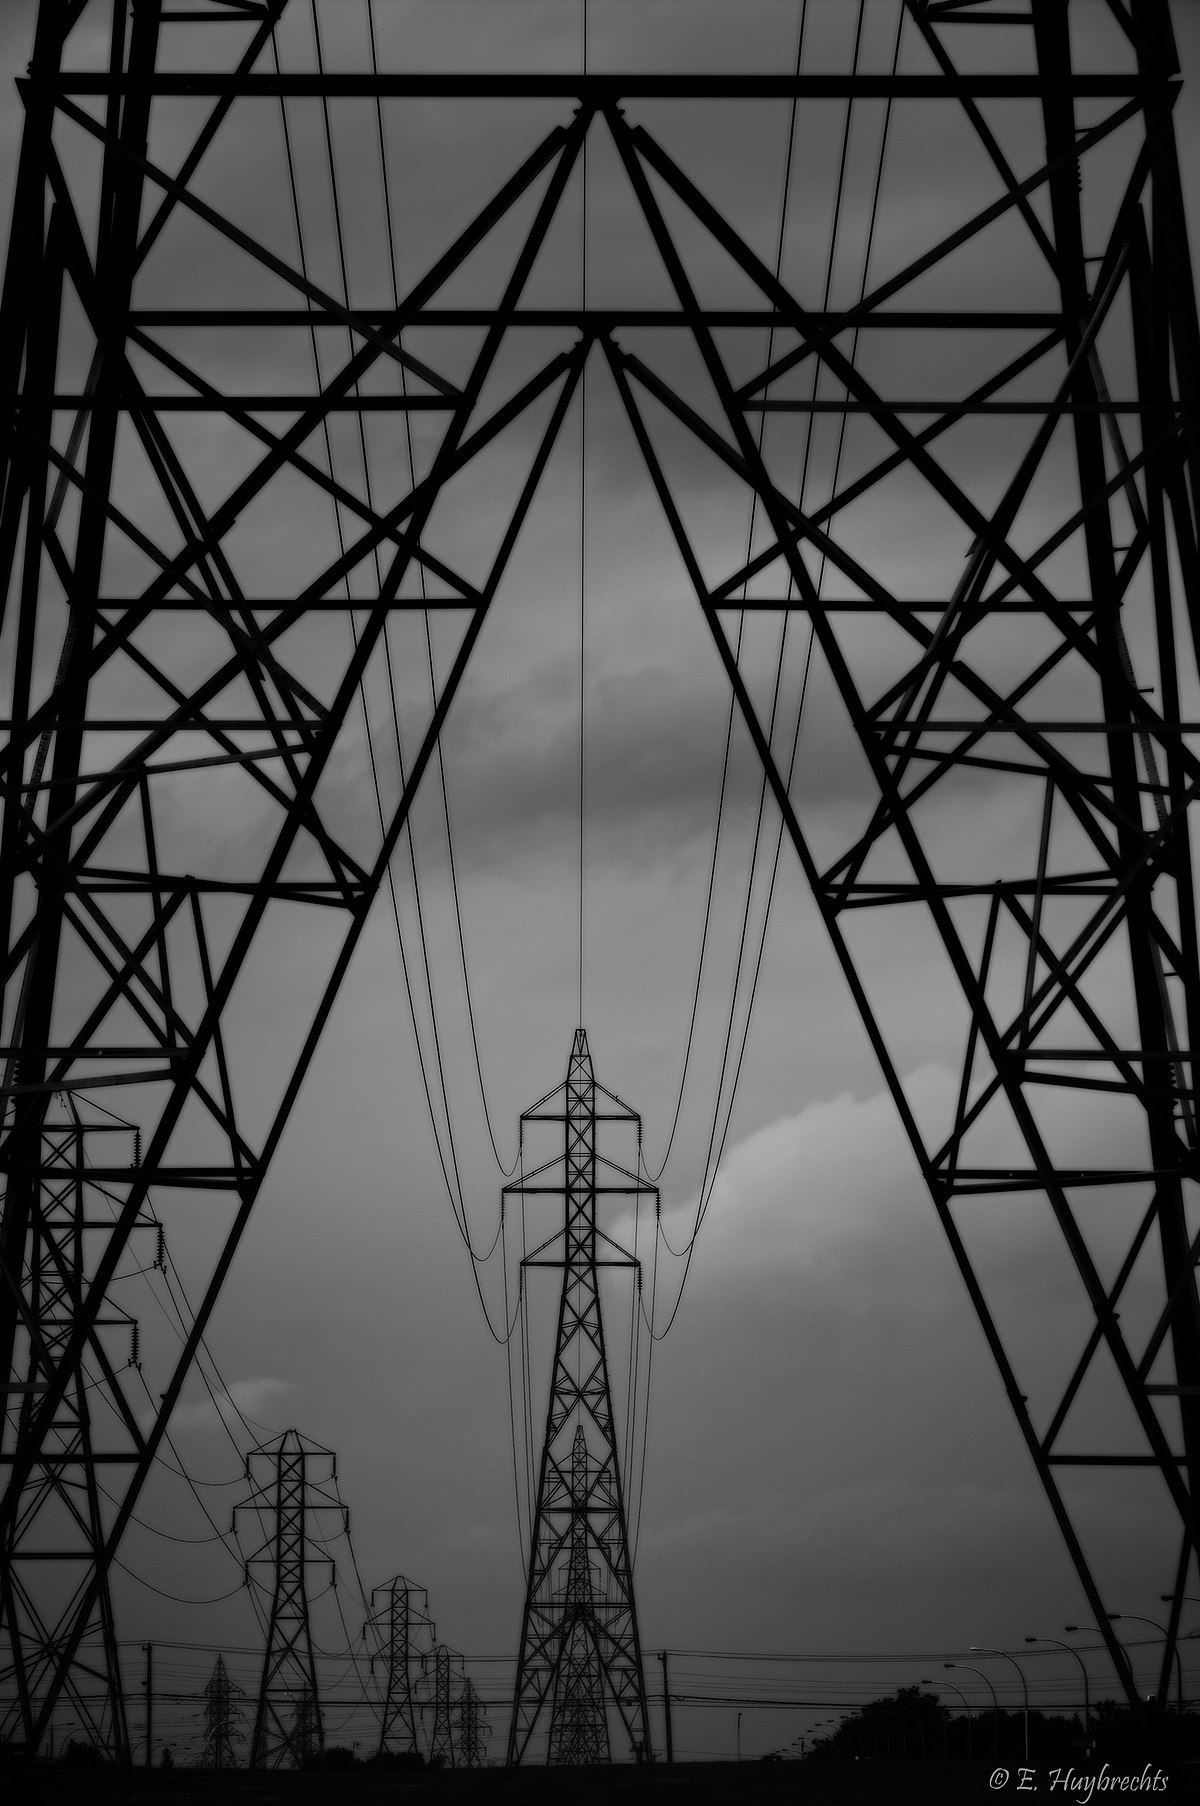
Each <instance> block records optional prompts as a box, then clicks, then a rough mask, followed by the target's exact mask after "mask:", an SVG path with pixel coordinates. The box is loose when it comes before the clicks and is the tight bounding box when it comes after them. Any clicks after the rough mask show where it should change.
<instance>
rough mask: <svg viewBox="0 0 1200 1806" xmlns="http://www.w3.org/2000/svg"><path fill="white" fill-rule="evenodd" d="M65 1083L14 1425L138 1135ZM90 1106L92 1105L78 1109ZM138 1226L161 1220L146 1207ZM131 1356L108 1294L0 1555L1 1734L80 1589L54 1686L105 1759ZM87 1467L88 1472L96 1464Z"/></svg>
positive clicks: (33, 1685) (47, 1662) (38, 1677)
mask: <svg viewBox="0 0 1200 1806" xmlns="http://www.w3.org/2000/svg"><path fill="white" fill-rule="evenodd" d="M84 1109H85V1107H83V1106H81V1105H80V1104H79V1103H78V1102H77V1100H76V1099H75V1098H73V1097H71V1096H70V1095H68V1096H67V1098H66V1099H65V1101H64V1102H63V1104H62V1106H61V1108H60V1109H59V1110H58V1111H56V1112H55V1114H54V1117H53V1119H48V1120H47V1122H46V1123H45V1125H44V1127H43V1130H42V1137H41V1156H40V1182H39V1185H38V1187H37V1190H36V1192H35V1193H34V1195H33V1197H32V1199H31V1213H30V1221H29V1225H28V1233H27V1239H26V1257H25V1274H24V1278H25V1296H26V1299H27V1302H28V1312H27V1314H26V1315H25V1316H24V1319H23V1321H22V1324H21V1328H20V1331H19V1333H18V1338H17V1347H16V1349H15V1350H14V1358H15V1360H17V1361H18V1362H20V1363H21V1371H22V1374H23V1378H22V1380H21V1381H20V1382H18V1383H17V1384H15V1385H14V1386H12V1387H11V1388H10V1393H11V1397H12V1400H13V1402H15V1403H16V1405H17V1408H18V1424H17V1429H18V1435H20V1432H21V1428H22V1426H24V1425H27V1424H28V1423H29V1421H30V1419H31V1417H32V1415H33V1413H34V1411H35V1410H36V1408H37V1406H38V1404H39V1402H40V1400H41V1398H42V1396H43V1395H44V1393H45V1392H46V1389H47V1386H48V1385H49V1383H50V1380H51V1377H52V1375H53V1373H54V1370H55V1366H56V1364H57V1362H58V1361H59V1360H60V1359H61V1357H62V1352H63V1349H64V1347H65V1346H66V1344H67V1342H68V1341H69V1339H70V1336H71V1333H72V1330H73V1328H74V1324H75V1310H76V1305H77V1301H78V1299H79V1297H80V1295H81V1294H82V1292H83V1291H84V1290H85V1288H86V1286H87V1285H88V1283H89V1280H90V1277H91V1274H92V1273H93V1271H94V1270H95V1266H96V1263H97V1260H98V1258H99V1255H100V1253H101V1251H102V1250H103V1247H104V1244H105V1240H106V1238H107V1236H108V1235H110V1234H111V1232H112V1225H113V1218H114V1215H115V1214H116V1211H115V1205H116V1203H117V1201H118V1199H119V1197H120V1195H121V1188H122V1187H127V1186H128V1185H129V1184H130V1183H131V1182H132V1181H133V1179H134V1177H135V1175H136V1171H137V1155H138V1133H137V1130H136V1129H135V1128H134V1127H133V1125H132V1124H128V1123H123V1122H121V1121H120V1120H119V1119H116V1118H113V1117H112V1116H109V1115H107V1114H106V1116H105V1117H104V1118H102V1119H101V1120H85V1114H84ZM89 1114H91V1113H89ZM138 1227H139V1228H154V1229H156V1230H158V1233H159V1251H158V1256H157V1261H158V1263H161V1260H162V1246H161V1241H162V1238H161V1230H160V1229H159V1226H158V1225H157V1224H156V1223H154V1221H153V1219H152V1218H151V1217H150V1215H149V1212H148V1210H144V1211H143V1213H142V1217H141V1219H140V1220H139V1224H138ZM137 1364H138V1325H137V1323H136V1321H135V1320H134V1319H133V1318H131V1317H130V1316H129V1314H128V1312H126V1311H124V1310H122V1309H120V1308H119V1307H118V1306H116V1305H115V1304H112V1303H109V1304H108V1305H107V1306H106V1308H105V1309H104V1311H103V1312H102V1314H101V1315H100V1316H98V1317H97V1319H96V1332H95V1334H94V1336H93V1339H92V1344H91V1347H90V1348H89V1350H88V1352H87V1355H86V1357H85V1359H84V1360H83V1361H81V1363H80V1365H79V1367H78V1370H77V1372H76V1374H75V1378H74V1383H73V1384H72V1385H71V1386H70V1387H69V1388H68V1389H67V1390H66V1391H65V1392H64V1393H63V1395H62V1397H61V1398H60V1400H59V1403H58V1406H57V1408H56V1410H55V1413H54V1417H53V1419H52V1421H51V1423H50V1425H49V1428H48V1434H47V1438H46V1441H45V1443H44V1444H43V1446H42V1451H41V1455H40V1458H39V1461H38V1462H37V1464H36V1466H35V1467H34V1469H33V1470H32V1472H31V1474H30V1476H29V1479H28V1480H27V1482H26V1484H25V1487H24V1490H23V1493H22V1496H21V1500H20V1512H19V1515H18V1516H17V1517H16V1519H15V1520H14V1521H13V1523H12V1524H11V1525H10V1527H9V1529H8V1532H7V1534H6V1536H5V1542H4V1551H3V1560H2V1562H0V1649H2V1653H0V1733H2V1734H3V1736H4V1737H5V1739H8V1740H12V1741H14V1742H17V1743H24V1744H25V1745H26V1747H27V1748H31V1747H33V1746H34V1745H35V1743H36V1740H37V1733H36V1725H37V1715H38V1710H39V1707H40V1706H41V1704H42V1701H43V1699H44V1698H45V1696H46V1694H47V1693H48V1691H49V1690H50V1686H51V1683H52V1680H53V1678H54V1673H55V1665H56V1662H57V1658H58V1654H59V1650H60V1648H61V1643H62V1640H63V1637H64V1635H65V1634H66V1632H67V1628H68V1627H69V1626H71V1625H72V1619H73V1615H74V1614H75V1612H76V1611H77V1610H78V1608H79V1602H80V1600H81V1598H82V1597H83V1596H84V1595H85V1594H86V1592H87V1590H88V1588H89V1586H90V1585H91V1583H93V1582H98V1583H99V1584H98V1585H97V1586H96V1591H95V1597H94V1600H93V1602H92V1605H91V1607H90V1610H89V1612H88V1615H87V1617H86V1620H85V1621H84V1622H83V1623H82V1625H81V1626H80V1635H79V1641H78V1645H77V1647H76V1652H75V1656H74V1659H73V1661H72V1664H71V1666H70V1669H69V1671H68V1672H67V1674H66V1675H65V1677H64V1679H63V1683H62V1686H63V1695H64V1697H65V1700H66V1702H67V1703H68V1704H69V1706H70V1707H71V1709H72V1710H73V1711H74V1712H75V1714H76V1718H77V1720H78V1723H79V1726H80V1729H81V1731H82V1732H83V1733H84V1734H85V1737H86V1739H87V1741H88V1742H90V1743H91V1745H92V1746H93V1747H94V1748H95V1749H97V1750H100V1751H102V1752H103V1753H104V1754H105V1755H106V1756H108V1757H109V1758H110V1759H111V1760H113V1761H116V1762H125V1761H128V1759H129V1729H128V1724H127V1721H126V1711H125V1697H124V1690H123V1686H122V1680H121V1669H120V1661H119V1656H118V1648H117V1637H116V1628H115V1623H114V1617H113V1606H112V1597H111V1593H110V1590H109V1586H108V1576H107V1572H106V1570H105V1568H104V1565H103V1562H102V1559H101V1557H102V1552H103V1549H104V1544H105V1539H106V1535H107V1526H108V1523H109V1522H111V1518H112V1508H111V1504H110V1502H109V1499H108V1497H107V1496H106V1495H107V1494H108V1491H109V1484H110V1481H111V1477H112V1474H113V1471H114V1469H119V1468H120V1467H121V1466H126V1467H129V1466H132V1464H133V1463H134V1462H135V1461H136V1458H137V1449H138V1443H139V1441H140V1435H141V1432H140V1429H139V1423H138V1418H137V1416H136V1415H135V1410H134V1406H133V1404H131V1402H130V1400H129V1398H128V1397H127V1393H126V1385H125V1378H124V1375H125V1374H126V1373H127V1372H128V1370H129V1369H130V1368H136V1366H137ZM98 1470H99V1471H98Z"/></svg>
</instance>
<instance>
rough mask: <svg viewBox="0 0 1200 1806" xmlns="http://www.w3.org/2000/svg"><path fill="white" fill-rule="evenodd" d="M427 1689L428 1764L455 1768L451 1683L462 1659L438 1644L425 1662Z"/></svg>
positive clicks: (456, 1746)
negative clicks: (429, 1718) (430, 1714)
mask: <svg viewBox="0 0 1200 1806" xmlns="http://www.w3.org/2000/svg"><path fill="white" fill-rule="evenodd" d="M424 1668H425V1680H426V1689H427V1691H428V1692H430V1693H431V1694H432V1705H433V1729H432V1731H431V1732H430V1737H429V1761H430V1764H431V1765H432V1766H433V1767H438V1766H441V1767H444V1768H457V1767H458V1754H459V1751H458V1745H457V1743H456V1741H455V1736H454V1716H455V1714H454V1707H455V1697H454V1693H455V1689H454V1681H455V1679H456V1678H457V1676H458V1674H459V1673H460V1672H461V1669H462V1657H461V1656H460V1655H458V1654H456V1652H455V1651H454V1650H453V1649H450V1648H448V1647H447V1645H446V1644H445V1643H439V1644H437V1646H436V1647H435V1648H434V1650H433V1652H432V1654H431V1655H429V1656H426V1658H425V1662H424Z"/></svg>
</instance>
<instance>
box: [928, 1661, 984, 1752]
mask: <svg viewBox="0 0 1200 1806" xmlns="http://www.w3.org/2000/svg"><path fill="white" fill-rule="evenodd" d="M942 1684H943V1686H946V1687H949V1689H950V1691H951V1693H957V1694H958V1697H959V1699H961V1700H962V1703H963V1710H964V1712H965V1713H966V1715H967V1761H968V1762H969V1761H970V1760H971V1724H972V1720H973V1719H974V1716H975V1714H974V1713H973V1712H972V1710H971V1702H970V1700H969V1699H968V1698H967V1696H966V1694H965V1693H964V1692H963V1690H962V1688H961V1687H956V1686H955V1685H954V1682H953V1681H944V1682H943V1683H942ZM921 1685H922V1686H923V1687H936V1685H937V1682H936V1681H933V1680H924V1681H922V1682H921Z"/></svg>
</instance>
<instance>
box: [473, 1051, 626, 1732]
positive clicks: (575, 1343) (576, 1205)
mask: <svg viewBox="0 0 1200 1806" xmlns="http://www.w3.org/2000/svg"><path fill="white" fill-rule="evenodd" d="M598 1092H599V1093H600V1099H601V1101H600V1104H599V1108H598V1106H597V1093H598ZM598 1116H602V1117H603V1119H604V1120H605V1121H608V1122H613V1121H616V1122H620V1123H625V1124H627V1125H631V1126H635V1127H637V1126H640V1125H639V1123H638V1118H637V1116H636V1114H635V1113H634V1112H633V1111H632V1110H630V1109H629V1107H628V1106H627V1105H626V1104H623V1103H622V1102H621V1100H620V1098H618V1097H615V1096H614V1095H613V1094H612V1093H611V1092H609V1091H606V1090H605V1089H604V1087H603V1086H600V1085H597V1083H596V1079H595V1075H594V1073H593V1071H592V1061H591V1055H590V1053H589V1052H588V1043H587V1035H586V1034H585V1032H584V1030H583V1029H582V1028H579V1029H577V1030H576V1031H575V1037H574V1040H573V1042H572V1045H571V1055H570V1059H569V1061H568V1065H567V1077H566V1081H565V1083H564V1084H562V1085H560V1086H559V1087H558V1088H557V1089H556V1090H555V1091H552V1092H549V1093H548V1094H547V1095H546V1096H545V1097H544V1098H542V1099H541V1100H540V1101H539V1102H538V1103H537V1104H535V1105H534V1107H533V1109H532V1110H527V1111H525V1112H524V1113H523V1115H522V1117H521V1137H522V1143H523V1142H524V1135H525V1127H526V1125H527V1124H531V1123H539V1122H552V1123H561V1124H562V1127H563V1143H564V1145H563V1153H562V1155H561V1157H560V1158H559V1159H556V1160H554V1161H550V1162H546V1163H545V1164H544V1165H542V1166H540V1167H539V1168H538V1169H537V1170H536V1172H535V1173H533V1174H530V1175H525V1174H522V1176H521V1177H520V1178H519V1179H518V1180H517V1181H516V1182H514V1183H513V1184H511V1185H507V1186H505V1188H504V1190H505V1195H506V1196H514V1197H529V1196H531V1195H550V1196H559V1197H561V1198H562V1199H563V1201H564V1222H563V1227H562V1229H561V1230H560V1231H558V1232H557V1233H556V1234H554V1235H552V1236H551V1237H550V1238H549V1239H548V1240H547V1241H546V1242H544V1243H543V1244H542V1245H541V1246H540V1247H539V1248H538V1249H537V1250H536V1252H535V1253H534V1254H531V1255H527V1256H526V1257H525V1259H524V1260H523V1261H522V1263H521V1264H522V1268H523V1269H524V1270H528V1269H530V1268H533V1267H553V1268H561V1270H562V1289H561V1292H560V1294H559V1305H558V1324H557V1329H556V1333H555V1344H554V1358H553V1365H552V1368H551V1381H550V1399H549V1404H548V1406H547V1410H546V1432H545V1440H544V1442H543V1445H542V1454H541V1465H540V1471H539V1476H538V1486H537V1502H536V1506H535V1509H534V1517H533V1525H532V1532H531V1536H530V1550H529V1569H528V1578H527V1584H526V1590H525V1607H524V1612H523V1615H522V1620H521V1644H520V1653H519V1655H518V1658H517V1682H516V1691H515V1693H514V1696H513V1712H512V1723H511V1726H510V1728H509V1735H508V1761H509V1762H510V1763H519V1762H521V1761H523V1760H524V1759H525V1757H526V1756H527V1754H528V1753H529V1750H530V1744H531V1741H532V1739H533V1737H534V1734H535V1732H537V1731H538V1730H539V1729H545V1730H546V1732H547V1753H546V1759H547V1761H549V1762H578V1761H593V1762H607V1761H608V1760H609V1755H610V1747H609V1735H608V1711H609V1707H610V1705H611V1706H612V1707H613V1708H614V1709H615V1711H616V1713H617V1715H618V1717H619V1720H620V1722H621V1724H622V1726H623V1727H624V1732H625V1736H626V1738H627V1740H628V1744H629V1748H630V1750H631V1751H632V1753H633V1756H634V1758H635V1759H636V1760H637V1761H639V1762H642V1761H647V1762H648V1761H650V1760H651V1759H652V1750H651V1746H650V1734H649V1712H648V1710H647V1705H646V1679H645V1673H644V1670H643V1665H642V1650H641V1644H640V1642H639V1640H638V1628H637V1611H636V1608H635V1604H634V1597H633V1568H632V1563H631V1561H630V1557H629V1532H628V1526H627V1523H626V1514H625V1500H624V1497H623V1493H622V1484H621V1471H620V1465H619V1462H618V1457H617V1429H616V1423H615V1419H614V1414H613V1403H612V1390H611V1387H610V1385H609V1379H608V1359H607V1355H606V1353H605V1345H604V1321H603V1317H602V1314H601V1306H600V1271H599V1270H600V1268H601V1267H602V1266H603V1267H612V1266H625V1267H636V1265H637V1263H636V1262H635V1261H634V1260H633V1259H632V1257H631V1256H629V1255H627V1254H626V1253H625V1252H624V1250H623V1249H621V1248H618V1247H617V1245H616V1244H615V1243H614V1242H613V1241H612V1239H611V1238H610V1237H609V1236H607V1235H605V1234H604V1232H603V1231H602V1230H600V1229H599V1228H598V1226H597V1222H596V1201H597V1199H598V1198H600V1197H604V1196H613V1195H616V1196H621V1197H625V1198H628V1197H630V1196H632V1197H634V1198H635V1199H636V1198H637V1197H638V1196H640V1195H643V1194H648V1195H652V1196H653V1195H655V1193H654V1187H653V1186H651V1185H648V1184H646V1183H645V1182H644V1181H642V1180H641V1179H639V1177H638V1176H637V1174H636V1173H633V1172H628V1171H626V1169H625V1168H624V1167H622V1166H619V1165H618V1164H617V1162H616V1161H614V1160H611V1159H609V1158H608V1157H607V1156H605V1155H602V1154H601V1153H600V1152H599V1150H598V1148H597V1137H596V1123H597V1120H598Z"/></svg>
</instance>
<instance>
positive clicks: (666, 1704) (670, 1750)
mask: <svg viewBox="0 0 1200 1806" xmlns="http://www.w3.org/2000/svg"><path fill="white" fill-rule="evenodd" d="M658 1659H659V1661H660V1662H661V1663H662V1671H663V1725H664V1728H665V1731H666V1738H667V1761H668V1762H674V1760H675V1739H674V1738H673V1736H672V1735H671V1683H670V1680H669V1678H668V1676H667V1652H666V1650H665V1649H663V1650H660V1651H659V1656H658Z"/></svg>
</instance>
